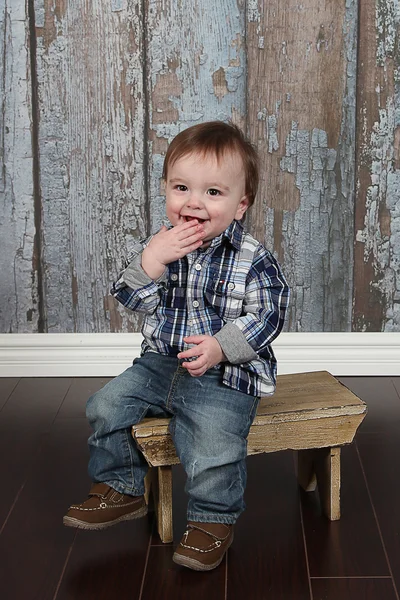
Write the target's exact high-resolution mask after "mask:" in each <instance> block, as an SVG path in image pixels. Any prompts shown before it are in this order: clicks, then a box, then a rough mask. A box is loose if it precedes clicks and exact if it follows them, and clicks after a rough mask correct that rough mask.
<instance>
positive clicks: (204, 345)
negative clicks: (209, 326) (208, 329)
mask: <svg viewBox="0 0 400 600" xmlns="http://www.w3.org/2000/svg"><path fill="white" fill-rule="evenodd" d="M183 341H184V342H186V344H196V346H195V347H194V348H189V350H185V351H184V352H180V353H179V354H178V358H192V357H193V356H197V359H196V360H193V361H189V362H184V363H182V367H185V369H187V370H188V371H189V373H190V375H191V376H192V377H200V375H204V373H205V372H206V371H208V369H211V367H215V365H217V364H218V363H220V362H222V361H224V360H226V356H225V354H224V353H223V352H222V348H221V346H220V345H219V343H218V341H217V340H216V339H215V338H214V337H212V336H211V335H190V336H188V337H185V338H183Z"/></svg>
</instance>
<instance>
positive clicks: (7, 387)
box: [0, 377, 20, 410]
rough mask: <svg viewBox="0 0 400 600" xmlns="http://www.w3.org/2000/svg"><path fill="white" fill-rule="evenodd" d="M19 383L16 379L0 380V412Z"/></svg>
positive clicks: (4, 378)
mask: <svg viewBox="0 0 400 600" xmlns="http://www.w3.org/2000/svg"><path fill="white" fill-rule="evenodd" d="M19 381H20V380H19V379H18V378H17V377H1V378H0V410H2V408H3V406H4V405H5V403H6V402H7V400H8V399H9V397H10V396H11V394H12V392H13V391H14V389H15V388H16V386H17V385H18V382H19Z"/></svg>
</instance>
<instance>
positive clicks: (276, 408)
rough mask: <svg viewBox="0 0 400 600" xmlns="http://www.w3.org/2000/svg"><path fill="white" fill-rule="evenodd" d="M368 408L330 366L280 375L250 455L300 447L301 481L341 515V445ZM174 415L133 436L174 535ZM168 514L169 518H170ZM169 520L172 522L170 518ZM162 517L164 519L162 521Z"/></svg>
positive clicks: (167, 537) (264, 402)
mask: <svg viewBox="0 0 400 600" xmlns="http://www.w3.org/2000/svg"><path fill="white" fill-rule="evenodd" d="M366 413H367V406H366V404H365V403H364V402H363V401H362V400H360V398H358V397H357V396H356V395H355V394H354V393H353V392H351V391H350V390H349V389H348V388H346V386H344V385H343V384H341V383H340V382H339V381H338V380H337V379H336V378H335V377H333V375H331V374H330V373H328V372H327V371H316V372H310V373H296V374H293V375H280V376H278V379H277V387H276V392H275V394H274V395H273V396H269V397H264V398H261V400H260V402H259V405H258V410H257V414H256V417H255V419H254V421H253V424H252V426H251V427H250V432H249V435H248V450H247V453H248V455H252V454H260V453H264V452H277V451H279V450H288V449H292V450H297V451H299V452H298V480H299V483H300V485H301V486H302V487H303V488H304V489H305V490H307V491H312V490H314V489H315V487H316V485H317V484H318V488H319V495H320V498H321V503H322V507H323V511H324V513H325V514H326V516H327V517H328V518H329V519H331V520H337V519H339V518H340V447H341V446H343V445H345V444H350V443H351V442H352V441H353V439H354V436H355V433H356V431H357V429H358V427H359V425H360V424H361V422H362V421H363V419H364V418H365V415H366ZM169 421H170V419H154V418H152V419H143V420H142V421H141V422H140V423H138V424H137V425H134V426H133V427H132V435H133V437H134V439H135V440H136V443H137V445H138V447H139V449H140V450H141V451H142V453H143V455H144V457H145V459H146V460H147V462H148V464H149V466H150V467H157V469H158V481H157V480H156V478H155V477H154V473H151V472H150V474H149V477H148V480H147V484H148V488H150V480H151V481H152V485H153V491H154V492H156V493H155V496H156V505H157V513H158V519H157V520H158V529H159V533H160V537H161V539H162V540H163V541H171V540H172V465H175V464H178V463H179V459H178V457H177V455H176V452H175V447H174V444H173V442H172V439H171V436H170V435H169V432H168V425H169ZM166 515H168V517H166ZM166 520H167V521H168V522H166ZM160 521H164V523H162V522H161V523H160Z"/></svg>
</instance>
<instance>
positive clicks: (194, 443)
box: [87, 352, 258, 523]
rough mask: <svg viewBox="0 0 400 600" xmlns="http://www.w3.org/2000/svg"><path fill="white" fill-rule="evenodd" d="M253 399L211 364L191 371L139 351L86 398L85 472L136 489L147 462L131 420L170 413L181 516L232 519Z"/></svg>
mask: <svg viewBox="0 0 400 600" xmlns="http://www.w3.org/2000/svg"><path fill="white" fill-rule="evenodd" d="M257 404H258V398H255V397H253V396H249V395H247V394H244V393H243V392H239V391H237V390H234V389H231V388H229V387H227V386H225V385H224V384H223V383H222V371H221V370H219V369H216V368H213V369H210V370H209V371H207V372H206V373H205V374H204V375H202V376H201V377H192V376H191V375H190V374H189V373H188V372H187V370H186V369H185V368H183V367H182V366H181V364H180V361H179V360H178V359H177V358H174V357H170V356H163V355H160V354H157V353H155V352H147V353H145V354H144V355H143V356H142V357H140V358H138V359H136V360H135V361H134V362H133V365H132V366H131V367H130V368H129V369H127V370H126V371H124V372H123V373H121V375H119V376H118V377H116V378H115V379H113V380H112V381H110V382H109V383H107V384H106V385H105V386H104V388H102V389H101V390H99V391H98V392H96V393H95V394H94V395H93V396H91V398H89V400H88V403H87V417H88V420H89V422H90V425H91V426H92V428H93V432H94V433H93V435H91V436H90V438H89V441H88V443H89V451H90V460H89V475H90V478H91V479H92V481H95V482H104V483H107V484H108V485H110V486H111V487H112V488H114V489H115V490H117V491H118V492H120V493H123V494H130V495H133V496H139V495H141V494H143V493H144V477H145V475H146V472H147V468H148V467H147V462H146V461H145V459H144V457H143V455H142V454H141V452H140V451H139V450H138V448H137V445H136V443H135V441H134V439H133V438H132V435H131V426H132V425H133V424H135V423H138V422H139V421H141V420H142V419H143V418H144V417H171V422H170V433H171V436H172V439H173V441H174V444H175V448H176V452H177V455H178V457H179V459H180V461H181V463H182V465H183V467H184V469H185V471H186V475H187V480H186V487H185V490H186V493H187V494H188V496H189V500H188V514H187V517H188V520H190V521H200V522H207V521H209V522H217V523H234V522H235V521H236V519H237V517H238V516H239V514H240V513H241V512H242V511H243V510H244V507H245V505H244V500H243V493H244V489H245V485H246V454H247V440H246V438H247V435H248V432H249V428H250V425H251V423H252V422H253V419H254V416H255V412H256V409H257Z"/></svg>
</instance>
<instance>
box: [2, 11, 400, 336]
mask: <svg viewBox="0 0 400 600" xmlns="http://www.w3.org/2000/svg"><path fill="white" fill-rule="evenodd" d="M399 2H400V0H365V1H364V0H363V2H361V3H360V13H359V14H358V2H357V0H339V2H338V1H337V0H323V1H322V2H321V1H318V0H302V2H299V0H281V1H278V0H268V1H267V0H247V1H245V0H221V1H220V2H218V3H215V2H211V0H210V1H202V2H201V1H200V0H187V1H186V2H185V3H182V2H176V1H174V0H141V1H140V2H139V1H138V0H135V1H134V0H91V2H89V0H84V1H83V2H82V0H80V1H78V0H29V2H27V5H29V10H30V17H31V18H30V20H29V19H28V9H27V8H26V7H24V6H22V7H21V6H20V7H19V8H18V9H16V8H11V7H10V5H11V4H18V3H11V2H7V0H0V35H1V40H2V42H3V48H5V49H6V50H5V52H4V53H3V57H2V63H1V69H2V73H0V78H1V79H0V81H1V83H0V86H1V88H0V89H1V107H2V110H1V113H0V125H1V134H0V136H1V151H2V155H1V160H2V167H3V168H2V172H1V173H0V185H1V188H0V193H1V200H2V201H1V209H0V234H1V240H2V248H4V249H5V252H2V263H4V265H2V276H3V280H2V286H1V288H0V294H1V298H0V328H1V329H0V330H1V331H4V332H7V331H10V332H24V331H32V332H33V331H48V332H74V331H77V332H101V331H137V330H139V328H140V320H139V318H138V317H137V316H136V315H129V314H128V313H127V312H126V311H124V310H123V309H120V308H119V307H118V306H117V305H116V303H115V302H114V301H113V300H112V299H111V298H110V296H109V295H108V289H109V285H110V281H111V280H112V279H113V277H114V276H115V274H116V273H117V272H118V271H119V268H120V266H121V262H122V256H123V254H124V253H125V250H126V248H127V247H129V245H130V244H131V243H132V241H133V240H135V239H138V238H141V237H143V236H145V235H147V234H148V233H149V232H150V231H154V230H156V229H157V228H158V227H159V226H160V224H161V223H162V221H163V218H164V198H163V191H162V182H161V169H162V161H163V155H164V153H165V150H166V148H167V145H168V142H169V141H170V140H171V139H172V138H173V137H174V135H176V133H178V132H179V131H181V130H182V129H184V128H185V127H187V126H189V125H192V124H194V123H197V122H200V121H203V120H208V119H215V118H217V119H223V120H226V119H232V120H233V121H234V122H236V123H238V124H239V125H240V126H242V127H243V128H245V129H246V130H247V131H248V133H249V135H250V137H251V138H252V140H253V142H254V143H255V144H256V146H257V147H258V149H259V152H260V156H261V163H262V181H261V188H260V193H259V195H258V200H257V204H256V206H255V207H254V208H253V210H252V212H251V214H250V215H249V217H250V218H248V227H249V228H250V230H251V231H252V232H254V234H255V235H256V237H258V238H259V239H263V240H265V242H266V243H267V245H268V246H269V247H270V248H271V249H272V250H273V251H274V253H275V254H276V256H277V257H278V258H279V259H280V261H281V263H282V265H283V267H284V270H285V272H286V274H287V276H288V279H289V281H290V284H291V287H292V291H293V294H292V303H291V308H290V320H289V325H288V328H289V329H290V330H292V331H349V330H357V331H363V330H365V331H381V330H390V331H399V330H400V312H399V311H398V308H399V306H400V273H399V270H400V256H399V254H400V250H399V248H400V239H399V238H400V176H399V170H400V123H399V122H400V103H399V102H400V64H399V63H400V58H399V48H400V43H399V26H400V24H399V20H400V8H399ZM19 4H21V3H19ZM358 19H360V23H359V25H360V27H359V30H360V39H359V40H357V29H358ZM29 29H30V30H31V31H32V32H33V34H34V35H33V37H30V36H29ZM357 43H358V46H357ZM31 62H32V66H33V69H32V83H33V85H31V75H30V73H31V68H30V66H31ZM35 99H37V105H36V103H35ZM32 173H34V176H33V175H32ZM354 223H355V227H354Z"/></svg>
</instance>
